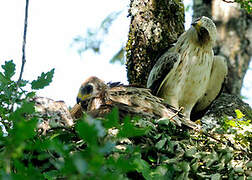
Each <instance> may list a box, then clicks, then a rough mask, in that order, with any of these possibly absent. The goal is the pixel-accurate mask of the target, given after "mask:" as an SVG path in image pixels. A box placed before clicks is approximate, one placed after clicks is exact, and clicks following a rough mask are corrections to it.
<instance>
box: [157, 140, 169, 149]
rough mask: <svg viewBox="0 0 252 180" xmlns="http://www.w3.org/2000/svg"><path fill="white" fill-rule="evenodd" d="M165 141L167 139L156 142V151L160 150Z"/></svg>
mask: <svg viewBox="0 0 252 180" xmlns="http://www.w3.org/2000/svg"><path fill="white" fill-rule="evenodd" d="M166 141H167V138H163V139H161V140H160V141H158V142H157V143H156V145H155V147H156V148H157V149H162V148H163V147H164V145H165V143H166Z"/></svg>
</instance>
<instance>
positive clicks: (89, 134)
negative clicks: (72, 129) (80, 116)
mask: <svg viewBox="0 0 252 180" xmlns="http://www.w3.org/2000/svg"><path fill="white" fill-rule="evenodd" d="M76 129H77V132H78V134H79V135H80V137H81V138H82V139H84V140H85V141H86V142H87V143H89V144H92V145H96V144H97V140H98V131H97V129H96V128H95V126H94V125H89V124H88V123H87V122H85V121H83V120H82V121H79V122H78V123H77V125H76Z"/></svg>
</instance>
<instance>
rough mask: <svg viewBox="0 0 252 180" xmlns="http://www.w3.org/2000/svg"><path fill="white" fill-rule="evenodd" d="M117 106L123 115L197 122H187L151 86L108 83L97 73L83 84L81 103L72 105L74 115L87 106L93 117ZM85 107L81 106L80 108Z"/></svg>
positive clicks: (175, 121) (80, 90) (178, 121)
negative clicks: (154, 92)
mask: <svg viewBox="0 0 252 180" xmlns="http://www.w3.org/2000/svg"><path fill="white" fill-rule="evenodd" d="M113 107H117V108H118V110H119V115H120V118H123V117H125V116H126V115H130V116H133V117H134V116H138V117H143V118H147V119H159V118H162V117H165V118H169V119H170V120H171V121H173V122H174V123H175V124H177V125H181V124H184V125H187V126H189V127H191V128H194V127H195V124H194V123H193V122H188V121H186V122H185V123H184V122H183V120H184V118H183V115H182V114H181V113H179V112H178V111H176V109H175V108H173V107H172V106H170V105H168V104H166V103H164V102H163V99H161V98H158V97H156V96H154V95H152V94H151V92H150V90H149V89H146V88H137V87H132V86H125V85H122V84H120V83H109V84H105V83H104V82H103V81H102V80H100V79H98V78H97V77H90V78H88V79H87V80H86V81H85V82H84V83H83V84H82V85H81V87H80V89H79V92H78V96H77V104H76V105H75V106H74V107H73V108H72V110H71V114H72V116H73V117H76V118H78V117H80V111H81V110H84V111H86V112H87V113H88V114H90V115H91V116H93V117H104V115H106V114H107V113H109V112H110V111H111V110H112V108H113ZM80 108H81V109H80Z"/></svg>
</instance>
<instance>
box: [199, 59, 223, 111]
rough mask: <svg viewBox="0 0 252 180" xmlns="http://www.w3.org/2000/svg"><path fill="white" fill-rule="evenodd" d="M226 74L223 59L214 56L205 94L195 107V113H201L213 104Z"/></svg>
mask: <svg viewBox="0 0 252 180" xmlns="http://www.w3.org/2000/svg"><path fill="white" fill-rule="evenodd" d="M227 73H228V67H227V62H226V60H225V58H224V57H222V56H214V59H213V66H212V70H211V75H210V79H209V83H208V86H207V89H206V92H205V94H204V96H203V97H202V98H200V99H199V101H198V102H197V104H196V105H195V107H194V111H195V112H199V111H203V110H204V109H206V108H207V107H208V106H209V105H210V104H211V103H212V102H213V100H214V99H216V98H217V97H218V96H219V94H220V93H221V89H222V86H223V83H224V81H225V78H226V76H227Z"/></svg>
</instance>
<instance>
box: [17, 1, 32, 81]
mask: <svg viewBox="0 0 252 180" xmlns="http://www.w3.org/2000/svg"><path fill="white" fill-rule="evenodd" d="M28 7H29V0H26V5H25V20H24V35H23V46H22V54H23V55H22V66H21V71H20V75H19V78H18V82H17V84H19V83H20V81H21V79H22V75H23V72H24V65H25V62H26V58H25V46H26V33H27V25H28Z"/></svg>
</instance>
